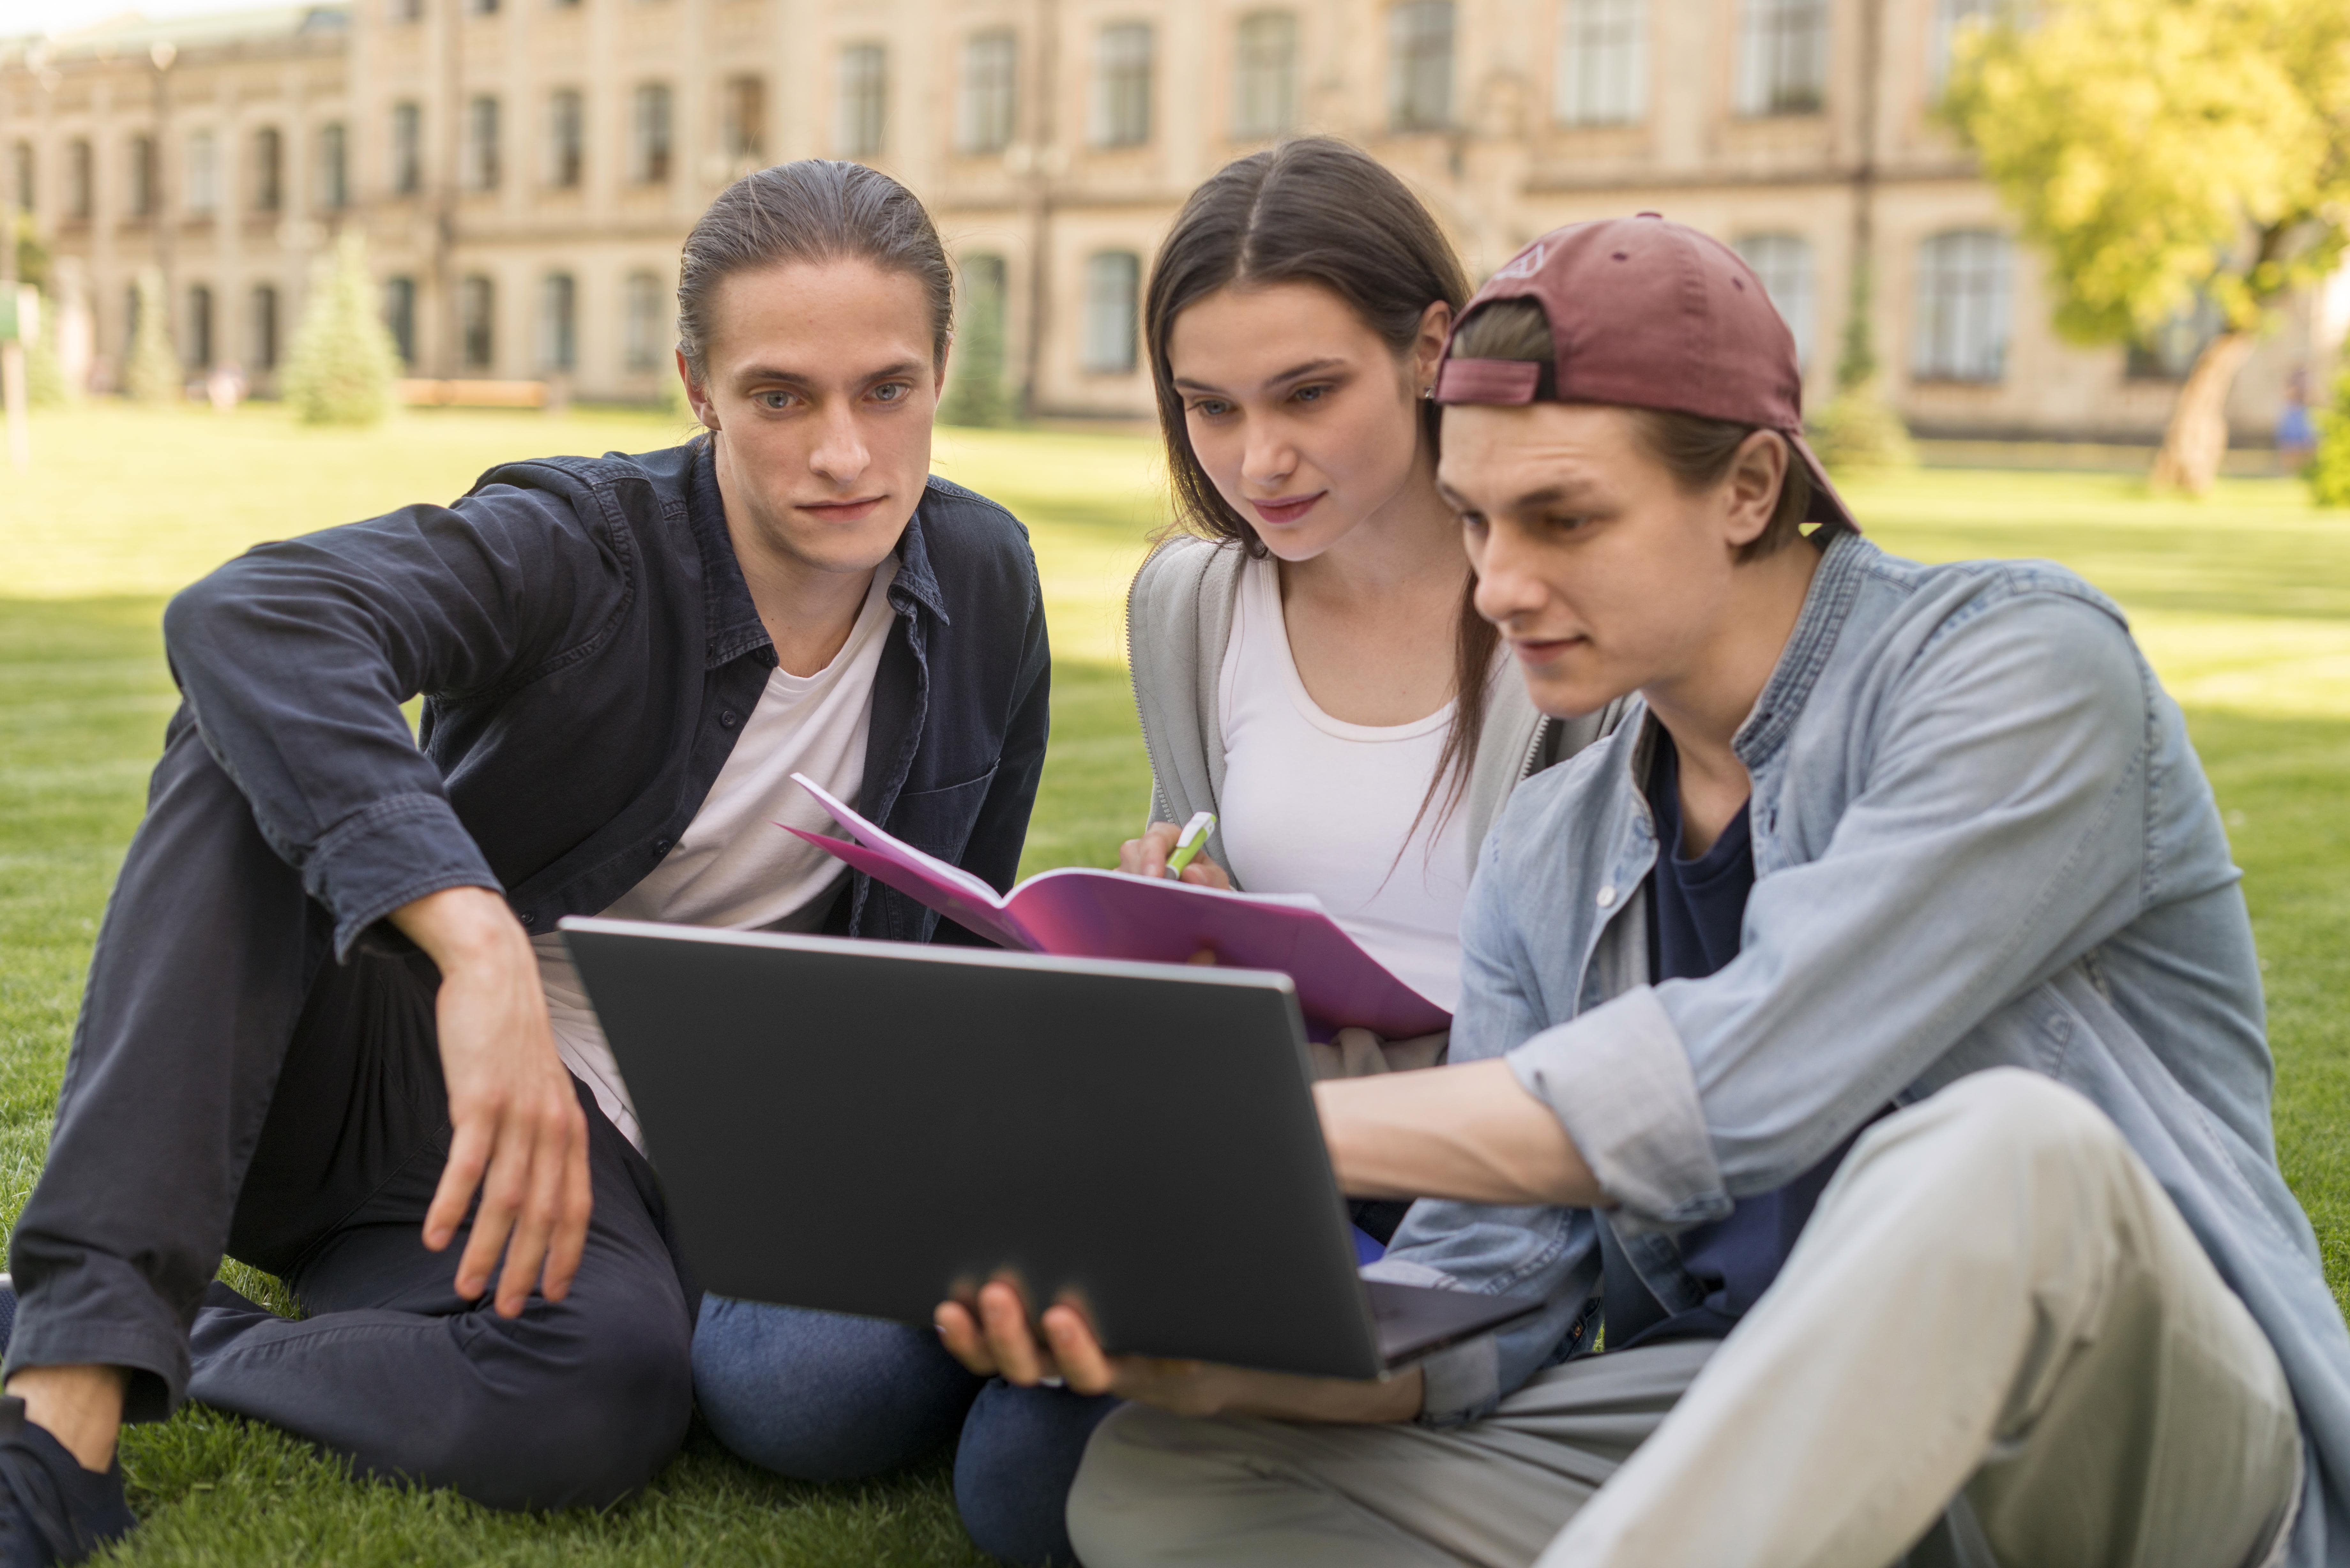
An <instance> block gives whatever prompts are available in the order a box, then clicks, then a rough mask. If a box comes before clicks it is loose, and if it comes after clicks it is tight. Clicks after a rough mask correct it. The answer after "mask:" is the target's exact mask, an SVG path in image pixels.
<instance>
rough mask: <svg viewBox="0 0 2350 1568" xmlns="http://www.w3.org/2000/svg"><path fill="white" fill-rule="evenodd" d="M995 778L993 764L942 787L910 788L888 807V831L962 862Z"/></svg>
mask: <svg viewBox="0 0 2350 1568" xmlns="http://www.w3.org/2000/svg"><path fill="white" fill-rule="evenodd" d="M994 782H995V770H994V769H993V768H990V769H988V770H987V771H986V772H985V773H983V774H980V775H979V776H978V777H977V778H973V779H965V780H964V781H963V782H962V783H961V784H949V785H947V786H946V787H945V788H943V789H925V790H910V791H908V792H907V793H905V794H900V795H899V797H898V802H897V804H896V805H893V806H891V807H890V808H889V831H890V832H892V833H894V834H896V835H897V836H899V837H900V838H902V839H904V840H905V841H906V842H907V843H909V844H910V845H912V846H914V847H915V848H917V849H920V850H921V851H922V852H923V853H925V854H929V855H935V856H937V857H939V858H940V859H941V860H946V861H951V862H952V863H954V864H956V865H961V864H962V852H963V850H964V848H965V847H966V846H968V845H969V844H970V843H971V830H972V828H973V827H974V826H977V825H978V822H979V811H980V807H981V806H983V805H985V804H986V802H987V789H988V785H990V784H993V783H994Z"/></svg>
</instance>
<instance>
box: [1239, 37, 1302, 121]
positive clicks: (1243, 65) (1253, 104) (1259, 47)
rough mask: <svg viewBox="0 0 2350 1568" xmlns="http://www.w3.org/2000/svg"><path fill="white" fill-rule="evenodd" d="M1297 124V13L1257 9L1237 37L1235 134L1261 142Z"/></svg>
mask: <svg viewBox="0 0 2350 1568" xmlns="http://www.w3.org/2000/svg"><path fill="white" fill-rule="evenodd" d="M1296 124H1297V16H1296V14H1295V12H1290V11H1252V12H1250V13H1249V14H1248V15H1247V16H1243V17H1242V18H1241V20H1240V26H1239V27H1238V29H1237V30H1236V31H1235V33H1234V36H1233V39H1232V136H1233V139H1234V140H1240V141H1261V140H1264V139H1265V138H1266V137H1270V136H1283V135H1286V134H1287V133H1288V132H1289V131H1291V130H1294V129H1295V127H1296Z"/></svg>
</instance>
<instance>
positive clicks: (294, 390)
mask: <svg viewBox="0 0 2350 1568" xmlns="http://www.w3.org/2000/svg"><path fill="white" fill-rule="evenodd" d="M399 375H400V349H399V348H398V346H397V345H395V344H394V343H393V342H392V340H391V333H390V331H389V330H388V329H387V328H386V327H384V324H383V321H382V319H381V318H380V317H379V316H378V315H377V313H376V300H375V281H374V279H373V278H371V277H369V275H368V267H367V250H366V247H365V246H364V245H363V244H361V242H360V240H359V235H358V234H357V233H356V232H354V231H351V230H348V229H347V230H345V231H344V233H343V237H342V238H341V239H340V240H339V241H338V242H337V243H336V245H335V254H334V256H333V258H332V259H331V260H329V261H322V262H321V263H320V264H319V265H318V268H317V273H316V274H315V275H314V276H313V277H312V279H311V283H310V302H309V305H308V306H307V307H306V308H305V309H304V311H303V312H302V325H301V327H300V328H299V329H298V330H296V333H295V334H294V347H293V349H292V351H291V352H290V353H289V354H288V355H287V356H286V380H285V389H286V401H287V402H288V403H289V404H291V405H292V406H293V409H294V411H295V412H296V414H297V415H299V416H300V417H301V420H302V422H303V423H305V424H313V425H371V424H374V423H376V422H377V421H380V420H381V419H382V418H383V416H384V415H385V414H386V413H388V412H390V409H391V393H392V382H393V381H394V380H395V379H398V377H399Z"/></svg>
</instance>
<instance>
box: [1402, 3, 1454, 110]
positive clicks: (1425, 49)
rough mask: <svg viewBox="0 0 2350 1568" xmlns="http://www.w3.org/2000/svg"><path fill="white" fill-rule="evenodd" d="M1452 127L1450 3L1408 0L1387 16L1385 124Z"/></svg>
mask: <svg viewBox="0 0 2350 1568" xmlns="http://www.w3.org/2000/svg"><path fill="white" fill-rule="evenodd" d="M1451 123H1452V0H1407V4H1405V5H1399V6H1397V7H1396V8H1395V9H1394V10H1392V11H1389V12H1388V125H1389V127H1390V128H1392V129H1394V130H1444V129H1445V128H1446V127H1448V126H1450V125H1451Z"/></svg>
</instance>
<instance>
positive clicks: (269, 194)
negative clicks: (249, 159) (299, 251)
mask: <svg viewBox="0 0 2350 1568" xmlns="http://www.w3.org/2000/svg"><path fill="white" fill-rule="evenodd" d="M285 204H286V144H285V140H284V138H282V137H280V136H279V135H278V134H277V131H276V129H275V128H273V127H270V126H263V127H262V128H261V129H260V130H256V131H255V132H254V133H253V210H254V211H255V212H256V213H274V212H276V211H277V210H278V209H279V208H280V207H282V206H284V205H285Z"/></svg>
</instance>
